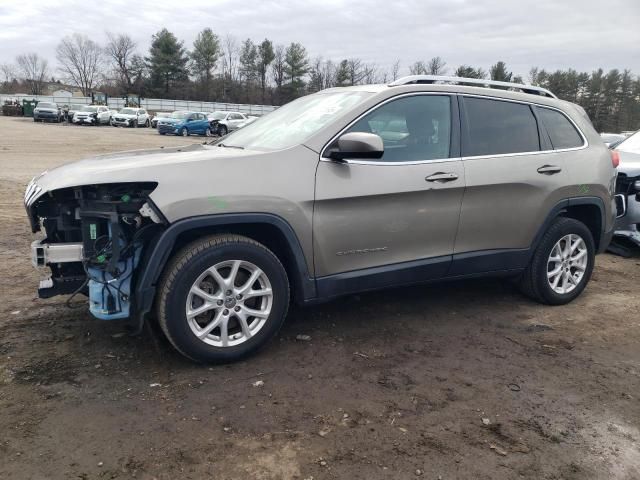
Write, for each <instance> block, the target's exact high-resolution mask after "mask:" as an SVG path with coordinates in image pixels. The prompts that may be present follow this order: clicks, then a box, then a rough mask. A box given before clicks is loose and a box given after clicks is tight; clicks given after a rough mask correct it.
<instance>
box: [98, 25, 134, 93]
mask: <svg viewBox="0 0 640 480" xmlns="http://www.w3.org/2000/svg"><path fill="white" fill-rule="evenodd" d="M107 38H108V39H109V41H108V42H107V46H106V47H105V52H106V54H107V55H108V56H109V57H110V59H111V61H112V62H113V66H114V68H115V72H116V76H117V79H118V82H119V83H120V87H121V88H123V90H126V91H129V90H131V87H132V86H133V83H134V79H135V73H134V71H133V60H134V56H135V50H136V43H135V42H134V41H133V39H132V38H131V37H130V36H129V35H126V34H118V35H114V34H112V33H111V32H107Z"/></svg>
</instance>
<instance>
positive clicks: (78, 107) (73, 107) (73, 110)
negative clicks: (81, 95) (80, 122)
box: [67, 103, 86, 122]
mask: <svg viewBox="0 0 640 480" xmlns="http://www.w3.org/2000/svg"><path fill="white" fill-rule="evenodd" d="M83 107H86V105H81V104H78V103H73V104H71V105H69V109H68V110H67V118H68V119H69V121H70V122H71V121H73V116H74V115H75V113H76V112H78V111H80V110H82V108H83Z"/></svg>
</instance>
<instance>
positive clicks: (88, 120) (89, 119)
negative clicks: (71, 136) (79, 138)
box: [73, 115, 96, 125]
mask: <svg viewBox="0 0 640 480" xmlns="http://www.w3.org/2000/svg"><path fill="white" fill-rule="evenodd" d="M73 123H78V124H80V123H86V124H88V125H92V124H94V123H96V119H95V118H93V117H78V116H77V115H76V116H74V117H73Z"/></svg>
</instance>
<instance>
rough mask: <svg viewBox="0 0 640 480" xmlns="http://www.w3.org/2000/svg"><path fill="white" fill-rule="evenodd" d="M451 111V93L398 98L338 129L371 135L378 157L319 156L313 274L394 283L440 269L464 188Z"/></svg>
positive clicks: (452, 236)
mask: <svg viewBox="0 0 640 480" xmlns="http://www.w3.org/2000/svg"><path fill="white" fill-rule="evenodd" d="M457 112H458V109H457V100H456V98H455V97H451V96H448V95H425V94H412V95H409V96H406V95H405V96H401V97H398V98H395V99H391V100H390V101H387V102H385V103H383V104H382V105H379V106H378V107H375V108H374V109H373V110H372V111H370V112H369V113H367V114H366V115H364V116H363V117H361V118H360V119H359V120H358V121H356V122H355V123H354V124H353V125H352V126H351V127H350V128H348V129H347V130H346V131H345V132H343V133H347V132H371V133H375V134H377V135H379V136H380V137H381V138H382V139H383V143H384V149H385V151H384V155H383V157H382V158H380V159H379V160H358V159H349V160H347V161H344V162H336V161H332V160H329V159H324V158H323V159H322V160H321V161H320V163H319V165H318V171H317V175H316V197H315V208H314V218H313V238H314V260H315V271H316V276H318V277H326V276H330V275H335V274H340V273H344V272H351V273H350V274H349V275H350V276H351V277H352V278H356V277H358V275H359V273H361V274H363V275H365V276H370V275H369V274H374V275H378V274H382V275H384V274H385V272H388V273H390V275H391V277H389V278H394V282H392V283H401V282H402V281H403V279H405V278H406V279H407V281H420V280H423V279H429V278H434V277H439V276H443V275H444V274H446V270H447V268H448V266H449V264H450V260H451V254H452V252H453V246H454V240H455V236H456V230H457V227H458V220H459V214H460V206H461V202H462V195H463V191H464V185H465V178H464V169H463V166H462V162H461V161H460V159H459V158H458V157H459V147H458V145H459V129H458V128H456V126H457V125H459V123H458V116H457ZM452 120H453V121H452ZM363 269H369V270H367V271H362V270H363ZM372 269H373V270H372ZM358 271H361V272H358ZM396 273H397V274H398V275H396ZM394 275H396V276H395V277H394ZM372 286H373V287H375V286H383V285H382V284H376V285H372ZM319 288H320V285H319ZM320 293H321V294H322V292H320Z"/></svg>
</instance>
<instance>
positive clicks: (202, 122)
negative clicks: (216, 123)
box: [158, 112, 213, 137]
mask: <svg viewBox="0 0 640 480" xmlns="http://www.w3.org/2000/svg"><path fill="white" fill-rule="evenodd" d="M158 133H159V134H160V135H166V134H170V135H182V136H183V137H186V136H188V135H204V136H206V137H210V136H211V135H213V132H212V131H211V125H210V124H209V119H208V118H207V115H206V114H204V113H199V112H173V113H172V114H171V116H170V117H169V118H162V119H160V120H158Z"/></svg>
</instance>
